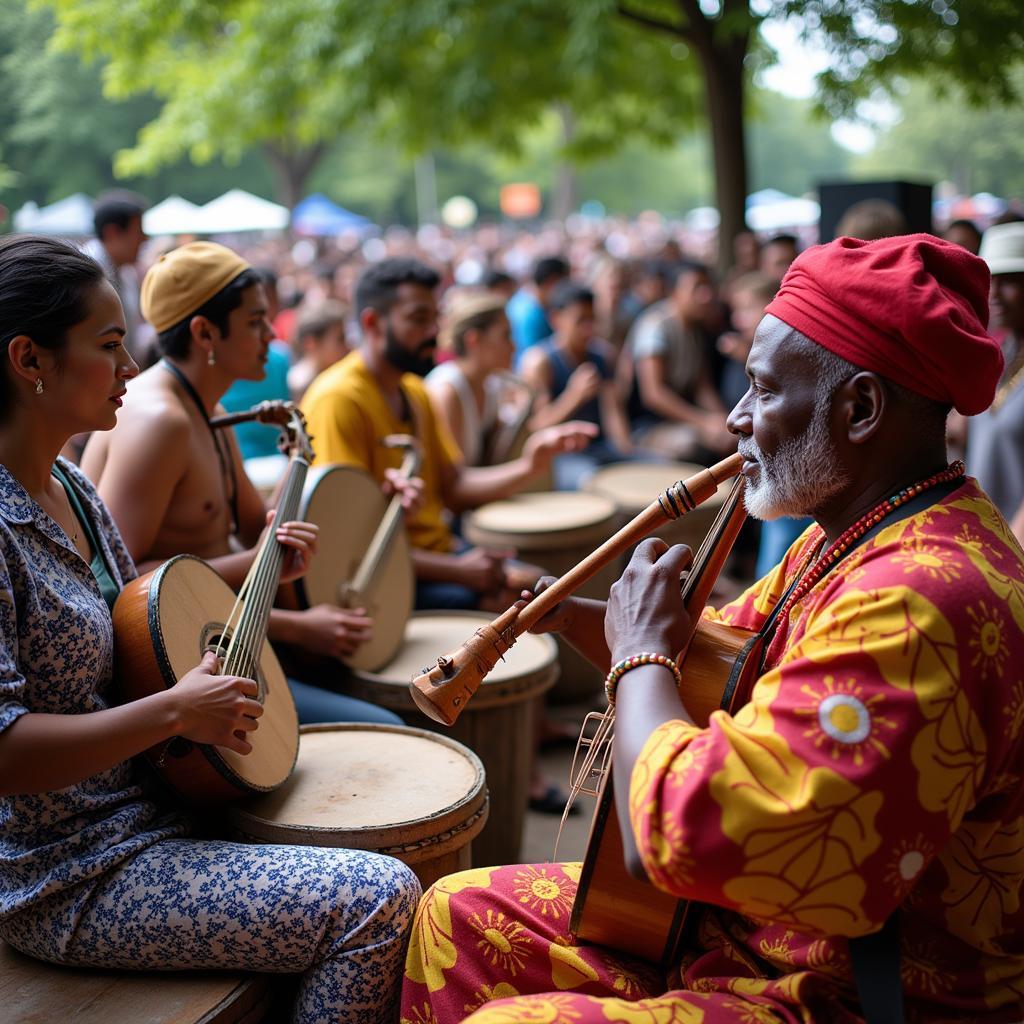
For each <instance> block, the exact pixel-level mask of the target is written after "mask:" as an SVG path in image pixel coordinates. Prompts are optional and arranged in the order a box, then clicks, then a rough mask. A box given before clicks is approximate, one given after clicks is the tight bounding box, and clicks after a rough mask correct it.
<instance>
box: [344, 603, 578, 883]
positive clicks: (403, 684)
mask: <svg viewBox="0 0 1024 1024" xmlns="http://www.w3.org/2000/svg"><path fill="white" fill-rule="evenodd" d="M488 622H490V616H487V615H483V614H481V613H480V612H416V613H415V614H414V615H413V616H412V618H411V619H410V620H409V625H408V627H407V628H406V631H405V643H404V644H403V646H402V649H401V650H400V651H399V652H398V656H397V657H396V658H395V660H394V661H392V662H391V664H390V665H388V667H387V668H385V669H383V670H382V671H380V672H354V673H352V678H351V679H348V680H346V681H345V682H344V683H343V684H342V686H343V688H344V689H345V691H346V692H347V693H350V694H351V695H352V696H353V697H361V698H362V699H363V700H369V701H373V702H374V703H376V704H380V705H381V706H383V707H386V708H391V710H392V711H396V712H398V714H400V715H402V716H403V717H404V718H405V720H406V721H407V722H410V723H413V724H415V725H422V726H424V727H425V728H429V729H432V730H433V729H436V730H437V731H438V732H439V733H440V734H441V735H442V736H451V737H453V738H454V739H456V740H458V741H459V742H460V743H465V744H466V746H467V747H469V748H470V749H472V750H475V751H476V752H477V754H478V755H479V756H480V760H481V761H483V764H484V768H485V769H486V770H487V785H488V788H489V789H490V794H491V809H492V812H493V813H492V814H491V819H490V821H489V822H488V823H487V827H486V828H485V829H484V830H483V832H482V833H481V834H480V836H479V837H478V838H477V840H476V841H475V842H474V843H473V861H474V864H475V865H476V866H477V867H485V866H490V865H492V864H514V863H516V862H517V861H518V859H519V845H520V842H521V841H522V837H523V823H524V821H525V818H526V807H527V803H528V802H529V795H530V775H531V772H532V769H533V761H534V757H535V744H534V739H535V734H536V729H537V712H538V700H539V698H540V696H541V695H542V694H543V693H544V692H545V691H546V690H547V689H549V688H550V687H551V686H553V685H554V682H555V680H556V679H557V678H558V665H557V646H556V644H555V641H554V640H553V639H552V638H551V637H549V636H533V635H532V634H530V633H527V634H525V635H523V636H521V637H520V638H519V639H518V640H517V641H516V643H515V646H514V647H513V648H512V649H511V650H510V651H509V652H508V653H507V654H506V655H505V657H504V659H502V660H501V661H499V662H498V664H497V665H495V667H494V670H493V671H492V672H491V673H490V674H489V675H488V676H487V678H486V679H485V680H484V681H483V683H482V685H481V686H480V689H479V690H477V692H476V695H475V696H474V697H473V699H472V700H471V701H470V702H469V703H468V704H467V705H466V709H465V710H464V711H463V712H462V715H461V716H460V717H459V720H458V721H457V722H456V723H455V725H453V726H452V727H451V728H450V729H449V728H447V727H446V726H443V725H438V724H437V723H436V722H431V721H430V720H429V719H428V718H427V717H426V716H425V715H424V714H423V713H422V712H421V711H420V710H419V708H417V707H416V705H415V704H414V703H413V699H412V697H411V696H410V694H409V680H410V679H412V677H413V676H414V675H416V674H417V673H419V672H420V671H422V669H423V667H424V666H425V665H431V664H433V663H434V662H435V661H437V658H438V655H440V654H444V653H445V652H447V651H450V650H452V649H453V648H456V647H458V646H459V644H461V643H462V642H463V641H464V640H466V638H467V637H469V636H471V635H472V634H473V631H474V630H475V629H477V628H478V627H480V626H483V625H486V624H487V623H488Z"/></svg>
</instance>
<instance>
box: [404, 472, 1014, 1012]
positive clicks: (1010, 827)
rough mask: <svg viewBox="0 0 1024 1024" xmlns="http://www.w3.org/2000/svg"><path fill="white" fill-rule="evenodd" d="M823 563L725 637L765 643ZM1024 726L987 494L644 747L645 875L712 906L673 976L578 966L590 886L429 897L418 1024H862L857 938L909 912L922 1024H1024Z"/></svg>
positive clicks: (862, 573) (587, 950)
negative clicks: (741, 699) (793, 594)
mask: <svg viewBox="0 0 1024 1024" xmlns="http://www.w3.org/2000/svg"><path fill="white" fill-rule="evenodd" d="M820 541H821V531H820V529H819V528H817V527H812V528H811V529H810V530H809V531H808V532H807V533H806V534H805V535H804V536H803V537H801V538H800V539H799V540H798V541H797V542H796V543H795V544H794V545H793V547H792V548H791V549H790V551H789V553H788V554H787V557H786V558H785V559H784V561H783V562H782V564H781V565H780V566H779V567H778V568H777V569H776V570H775V572H773V573H772V574H771V575H769V576H768V577H766V578H765V579H763V580H761V581H760V582H759V583H757V584H756V585H755V586H754V587H752V588H751V589H750V590H749V591H748V592H747V593H746V594H744V595H743V596H742V597H740V598H739V599H738V600H737V601H735V602H734V603H733V604H731V605H729V606H728V607H726V608H724V609H722V611H721V612H720V613H717V617H718V618H720V619H721V620H723V621H726V622H729V623H732V624H734V625H737V626H742V627H745V628H748V629H757V628H759V627H760V626H761V625H762V624H763V622H764V621H765V618H766V617H767V615H768V614H769V613H770V612H771V610H772V608H773V607H774V606H775V604H776V603H777V601H778V600H779V597H780V595H781V594H782V593H783V592H784V591H785V589H786V588H787V586H788V585H789V583H790V582H791V581H792V579H793V575H794V573H795V572H796V571H797V570H798V568H799V566H800V565H802V564H803V562H804V560H805V558H806V556H807V555H808V553H809V552H810V551H811V550H813V549H814V548H815V547H816V546H817V545H818V544H819V542H820ZM710 614H712V615H714V614H715V613H710ZM625 685H628V680H627V681H626V682H625ZM1022 726H1024V554H1022V552H1021V549H1020V547H1019V546H1018V545H1017V543H1016V541H1015V540H1014V539H1013V537H1012V536H1011V534H1010V532H1009V529H1008V527H1007V525H1006V523H1005V521H1004V520H1003V519H1002V517H1001V516H1000V515H999V513H998V512H997V511H996V509H995V508H994V506H993V505H992V503H991V502H990V501H989V500H988V498H987V497H986V496H985V495H984V494H983V493H982V492H981V491H980V490H979V488H978V487H977V485H976V484H975V483H974V482H973V481H971V480H968V481H967V482H966V483H965V484H964V485H963V486H961V487H960V488H958V489H957V490H955V491H954V492H953V493H952V494H950V495H948V496H947V497H945V498H943V499H942V500H941V501H939V502H938V503H936V504H935V505H933V506H931V507H930V508H928V509H926V510H924V511H922V512H919V513H917V514H915V515H912V516H909V517H907V518H906V519H903V520H900V521H896V522H893V523H891V524H890V525H888V526H886V527H885V528H884V529H882V530H881V531H880V532H879V533H878V534H877V535H875V536H874V537H873V538H872V539H871V540H870V541H868V542H867V543H865V544H864V545H862V546H861V547H860V548H858V549H856V550H855V551H854V552H853V553H852V554H850V555H849V556H848V557H847V558H846V559H845V560H844V561H843V562H841V563H840V564H839V566H838V567H837V568H835V569H834V570H833V571H832V572H830V573H828V574H827V575H826V576H825V577H824V578H823V579H822V580H821V581H820V582H819V583H818V584H817V585H816V586H815V587H814V588H812V590H811V591H810V593H809V594H808V595H807V596H806V597H804V599H803V600H802V601H801V602H799V603H798V604H797V605H795V606H794V607H793V608H792V609H791V611H790V612H789V615H788V617H787V619H786V621H784V622H781V623H780V625H779V630H778V633H777V634H776V638H775V641H774V642H773V644H772V646H771V648H770V650H769V652H768V658H767V661H766V669H765V672H764V674H763V675H762V676H761V677H760V678H759V680H758V681H757V684H756V686H755V687H754V691H753V695H752V699H751V701H750V703H749V704H748V705H747V706H745V707H744V708H742V709H741V710H739V711H738V712H737V713H736V714H735V715H734V716H730V715H728V714H726V713H724V712H716V713H715V714H714V715H713V716H712V720H711V722H710V724H709V726H708V727H707V728H706V729H698V728H696V727H694V726H691V725H687V724H685V723H683V722H669V723H666V724H665V725H663V726H661V728H659V729H658V730H656V731H655V733H654V734H653V735H652V736H651V737H650V739H649V741H648V742H647V745H646V746H645V748H644V750H643V752H642V754H641V756H640V758H639V760H638V762H637V764H636V767H635V770H634V772H633V777H632V785H631V788H630V807H631V818H632V824H633V830H634V833H635V834H636V836H637V838H638V843H639V847H640V853H641V856H642V858H643V861H644V865H645V867H646V870H647V872H648V874H649V876H650V878H651V880H652V881H653V882H654V883H655V884H656V885H658V886H659V887H661V888H663V889H665V890H667V891H669V892H671V893H674V894H677V895H679V896H682V897H686V898H689V899H694V900H699V901H702V902H704V903H707V904H710V905H711V908H710V909H708V910H707V911H706V912H705V913H704V915H703V919H702V923H701V926H700V928H699V936H698V942H697V945H696V946H695V947H694V948H692V949H690V950H688V951H687V954H686V956H685V957H684V960H683V962H682V964H680V965H679V969H678V970H676V971H673V972H672V973H671V974H670V975H669V976H668V977H665V976H663V975H662V976H659V973H658V972H657V971H655V970H654V969H653V968H651V967H650V966H648V965H643V964H639V963H636V962H628V961H627V960H625V959H624V958H623V957H621V956H619V955H617V954H615V953H614V952H612V951H610V950H607V949H603V948H599V947H593V946H577V945H575V944H574V942H573V940H572V938H571V936H570V935H569V933H568V930H567V922H568V913H569V909H570V907H571V903H572V899H573V896H574V893H575V886H576V882H577V881H578V878H579V868H578V866H577V865H538V866H533V867H523V866H517V867H506V868H490V869H478V870H475V871H470V872H464V873H462V874H460V875H454V876H451V877H450V878H448V879H444V880H442V881H441V882H439V883H438V885H437V886H435V887H434V889H432V890H431V891H430V892H428V893H427V895H426V896H425V897H424V901H423V903H422V904H421V907H420V911H419V914H418V917H417V922H416V926H415V929H414V935H413V940H412V944H411V947H410V951H409V959H408V964H407V974H406V984H405V990H404V995H403V1017H402V1019H403V1022H409V1024H426V1022H437V1024H448V1022H450V1021H458V1020H462V1019H463V1018H464V1017H466V1016H467V1015H468V1014H470V1013H472V1012H473V1011H474V1010H476V1011H477V1013H476V1015H475V1016H473V1018H472V1019H473V1022H474V1024H505V1022H512V1021H537V1022H540V1021H543V1022H546V1024H590V1022H597V1021H601V1022H606V1021H622V1022H626V1024H639V1022H644V1024H683V1022H686V1024H691V1022H692V1024H698V1022H703V1024H719V1022H721V1024H726V1022H728V1024H739V1022H750V1024H756V1022H761V1021H766V1022H767V1021H773V1022H774V1021H793V1022H798V1021H799V1022H810V1021H815V1022H833V1021H849V1022H852V1021H857V1020H859V1019H860V1018H859V1012H858V1009H857V1007H858V1004H857V1000H856V996H855V993H854V989H853V986H852V981H851V975H850V966H849V953H848V946H847V942H846V939H847V938H848V937H851V936H855V935H862V934H865V933H867V932H871V931H874V930H877V929H878V928H879V927H880V926H881V925H882V923H883V922H884V921H885V920H886V919H887V918H888V916H889V915H890V914H891V913H892V912H893V911H894V910H896V908H899V910H900V920H901V932H902V936H901V938H902V973H903V982H904V990H905V993H906V1000H907V1013H908V1017H909V1019H910V1020H913V1021H946V1020H957V1021H965V1020H984V1021H991V1022H997V1021H998V1022H1010V1021H1021V1020H1024V911H1022V909H1021V902H1020V897H1021V879H1022V875H1024V786H1022V775H1024V756H1022V750H1021V744H1022ZM480 1007H483V1008H482V1009H479V1008H480Z"/></svg>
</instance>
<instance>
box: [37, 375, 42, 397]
mask: <svg viewBox="0 0 1024 1024" xmlns="http://www.w3.org/2000/svg"><path fill="white" fill-rule="evenodd" d="M42 393H43V378H42V377H36V394H37V395H41V394H42Z"/></svg>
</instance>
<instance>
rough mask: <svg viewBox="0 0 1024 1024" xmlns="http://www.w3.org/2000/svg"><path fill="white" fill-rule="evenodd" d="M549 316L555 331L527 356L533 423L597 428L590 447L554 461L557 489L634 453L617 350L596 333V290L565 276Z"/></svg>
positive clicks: (571, 487)
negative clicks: (568, 423)
mask: <svg viewBox="0 0 1024 1024" xmlns="http://www.w3.org/2000/svg"><path fill="white" fill-rule="evenodd" d="M550 319H551V323H552V326H553V327H554V330H555V333H554V334H553V335H552V336H551V337H550V338H549V339H548V340H547V341H544V342H541V343H540V344H539V345H534V346H533V348H531V349H530V350H529V351H528V352H527V353H526V354H525V355H524V356H523V359H522V364H521V367H520V370H521V373H522V376H523V379H524V380H525V381H526V382H527V383H528V384H529V385H530V387H531V388H532V390H533V392H534V394H535V396H536V404H535V406H534V413H533V416H532V418H531V420H530V426H531V428H532V429H534V430H539V429H542V428H544V427H549V426H553V425H554V424H556V423H565V422H566V421H568V420H581V421H583V422H585V423H592V424H594V426H595V427H596V428H597V431H598V432H597V435H596V436H595V437H594V439H593V440H592V441H591V442H590V444H588V445H587V446H586V448H584V449H583V450H582V451H579V452H571V453H567V454H565V455H559V456H557V457H556V458H555V461H554V464H553V465H552V474H553V476H554V481H555V488H556V490H560V491H575V490H578V489H579V486H580V484H581V483H582V481H583V480H584V479H585V478H586V477H587V476H589V475H590V474H592V473H593V472H594V470H595V469H597V468H598V467H600V466H604V465H607V464H608V463H611V462H620V461H622V460H623V459H625V458H627V457H628V456H629V455H630V454H631V452H632V443H631V441H630V437H629V421H628V420H627V418H626V410H625V407H624V403H623V402H622V400H621V398H620V396H619V392H618V389H617V388H616V385H615V375H614V371H613V368H612V364H613V361H614V358H615V353H614V352H613V350H612V349H611V347H610V346H609V345H608V344H607V342H605V341H604V340H603V339H598V338H596V337H595V335H594V324H595V317H594V293H593V292H591V291H590V289H589V288H584V287H582V286H581V285H578V284H574V283H573V282H572V281H564V282H563V283H562V284H560V285H559V286H558V288H556V289H555V291H554V292H553V293H552V295H551V304H550Z"/></svg>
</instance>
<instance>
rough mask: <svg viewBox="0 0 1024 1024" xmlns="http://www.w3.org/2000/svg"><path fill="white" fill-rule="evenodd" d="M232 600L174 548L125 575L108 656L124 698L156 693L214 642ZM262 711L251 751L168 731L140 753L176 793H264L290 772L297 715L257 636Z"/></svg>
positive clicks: (214, 577) (200, 565)
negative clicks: (170, 735)
mask: <svg viewBox="0 0 1024 1024" xmlns="http://www.w3.org/2000/svg"><path fill="white" fill-rule="evenodd" d="M234 604H235V593H234V591H233V590H232V589H231V588H230V587H229V586H228V585H227V584H226V583H225V582H224V580H223V579H222V578H221V577H220V575H219V574H218V573H217V572H216V571H215V570H214V569H211V568H210V566H208V565H207V564H206V563H205V562H203V561H201V560H200V559H198V558H194V557H193V556H191V555H178V556H177V557H176V558H172V559H171V560H170V561H168V562H164V564H163V565H161V566H159V567H158V568H157V569H154V570H153V571H152V572H149V573H146V575H145V576H140V577H139V578H138V579H136V580H133V581H132V582H131V583H129V584H128V586H127V587H125V588H124V590H123V591H122V592H121V596H120V597H119V598H118V599H117V603H116V604H115V605H114V664H115V666H116V674H117V682H118V684H119V686H120V688H121V692H122V694H123V697H124V700H126V701H127V700H138V699H139V698H141V697H149V696H151V695H152V694H154V693H159V692H160V691H162V690H165V689H167V688H168V687H171V686H174V685H175V683H176V682H177V681H178V680H179V679H180V678H181V677H182V676H183V675H185V673H186V672H189V671H191V670H192V669H193V668H195V667H196V665H198V664H199V662H200V661H201V660H202V657H203V654H204V653H205V651H206V650H207V649H208V648H211V647H212V648H216V647H217V646H218V643H217V641H218V640H219V638H220V637H221V636H223V635H224V626H225V623H226V622H227V621H228V618H229V616H230V615H231V610H232V608H233V606H234ZM258 676H259V678H258V679H257V683H258V684H259V687H260V693H261V701H262V703H263V715H262V717H261V718H260V727H259V729H257V730H256V732H255V733H252V734H251V741H252V745H253V749H252V753H250V754H246V755H245V756H243V755H241V754H236V753H235V752H234V751H233V750H228V749H226V748H224V747H211V746H204V745H201V744H198V743H192V742H191V741H189V740H186V739H182V738H181V737H176V738H174V739H172V740H171V741H169V742H167V743H161V744H159V745H158V746H156V747H152V748H151V749H150V750H148V751H146V757H147V759H148V760H149V761H150V763H151V764H152V765H153V766H154V768H156V769H157V771H158V772H159V774H161V775H162V776H163V778H164V780H165V781H166V782H167V783H168V784H169V785H170V786H171V787H172V788H173V789H174V790H175V792H176V793H178V794H179V796H181V797H183V798H185V799H187V800H190V801H198V802H210V801H217V800H229V799H232V798H235V797H239V796H247V795H251V794H254V793H266V792H269V791H270V790H272V789H274V788H276V787H277V786H279V785H280V784H281V783H282V782H284V781H285V779H287V778H288V776H289V775H290V774H291V770H292V767H293V766H294V764H295V758H296V756H297V755H298V751H299V721H298V716H297V715H296V712H295V704H294V702H293V701H292V695H291V692H290V691H289V689H288V681H287V679H285V675H284V673H283V672H282V671H281V666H280V665H279V664H278V661H277V657H276V656H275V654H274V652H273V650H272V649H271V647H270V645H269V644H268V643H267V642H266V640H264V641H263V642H262V649H261V651H260V658H259V672H258Z"/></svg>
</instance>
